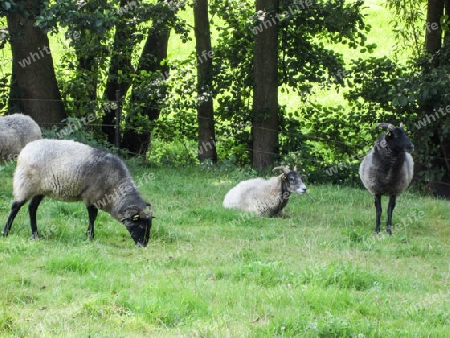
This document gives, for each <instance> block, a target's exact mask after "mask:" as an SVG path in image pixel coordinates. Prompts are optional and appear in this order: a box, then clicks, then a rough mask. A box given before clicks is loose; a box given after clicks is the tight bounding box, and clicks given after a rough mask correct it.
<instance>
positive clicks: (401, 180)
mask: <svg viewBox="0 0 450 338" xmlns="http://www.w3.org/2000/svg"><path fill="white" fill-rule="evenodd" d="M377 127H383V128H388V132H387V134H385V135H381V136H380V137H379V138H378V140H377V141H376V142H375V146H374V147H373V148H372V149H371V150H370V151H369V153H368V154H367V155H366V157H364V159H363V161H362V162H361V165H360V167H359V176H360V177H361V181H362V182H363V184H364V186H365V187H366V189H367V190H369V192H370V193H372V194H373V195H374V197H375V208H376V227H375V232H376V233H379V232H380V217H381V212H382V209H381V196H382V195H388V196H389V204H388V219H387V224H386V228H387V229H386V230H387V233H388V234H389V235H392V211H394V208H395V201H396V199H397V196H398V195H400V194H401V193H402V192H403V191H404V190H405V189H406V188H407V187H408V186H409V184H410V183H411V180H412V178H413V167H414V162H413V159H412V156H411V155H410V154H409V152H412V151H413V150H414V145H413V144H412V143H411V141H410V140H409V138H408V135H407V134H406V132H405V130H404V129H403V123H401V124H400V127H398V128H396V127H394V126H393V125H392V124H390V123H379V124H378V125H377Z"/></svg>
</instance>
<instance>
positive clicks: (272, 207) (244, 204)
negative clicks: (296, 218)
mask: <svg viewBox="0 0 450 338" xmlns="http://www.w3.org/2000/svg"><path fill="white" fill-rule="evenodd" d="M273 170H274V171H275V170H281V171H282V172H283V173H282V174H281V175H280V176H277V177H271V178H269V179H268V180H265V179H263V178H260V177H258V178H253V179H251V180H247V181H242V182H240V183H239V184H238V185H236V186H235V187H234V188H232V189H231V190H230V191H229V192H228V193H227V194H226V195H225V199H224V200H223V206H224V207H225V208H229V209H238V210H243V211H249V212H255V213H256V214H257V215H259V216H269V217H272V216H275V215H277V214H279V213H280V212H281V211H282V210H283V208H284V207H285V206H286V204H287V203H288V201H289V197H290V195H291V193H298V194H304V193H305V192H306V186H305V185H304V184H303V182H302V179H301V175H300V174H299V173H298V171H297V167H294V170H292V171H291V170H289V168H286V167H276V168H274V169H273Z"/></svg>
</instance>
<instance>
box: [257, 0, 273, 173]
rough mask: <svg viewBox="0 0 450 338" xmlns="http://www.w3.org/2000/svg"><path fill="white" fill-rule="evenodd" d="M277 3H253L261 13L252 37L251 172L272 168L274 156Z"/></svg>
mask: <svg viewBox="0 0 450 338" xmlns="http://www.w3.org/2000/svg"><path fill="white" fill-rule="evenodd" d="M278 8H279V1H271V0H256V10H257V11H264V12H265V17H264V19H262V21H261V20H258V23H257V24H258V25H262V27H263V28H264V29H263V30H262V31H261V32H259V33H258V34H257V35H256V36H255V46H254V56H253V64H254V89H253V119H252V124H253V128H252V134H253V147H252V152H253V153H252V161H253V167H254V168H255V169H263V168H267V167H269V166H272V165H273V163H274V161H275V160H276V158H277V154H278V20H277V19H278V17H277V16H276V15H277V12H278Z"/></svg>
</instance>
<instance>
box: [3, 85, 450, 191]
mask: <svg viewBox="0 0 450 338" xmlns="http://www.w3.org/2000/svg"><path fill="white" fill-rule="evenodd" d="M10 101H24V102H25V101H38V102H60V103H62V104H64V100H60V99H59V100H58V99H12V98H11V99H10ZM102 103H103V104H101V102H96V106H97V107H108V111H110V110H112V109H110V108H111V107H114V109H113V110H114V111H115V118H114V123H113V124H105V123H94V122H89V123H84V124H83V123H82V124H81V125H80V126H78V127H76V126H75V127H76V130H78V129H80V128H82V127H86V126H89V127H100V128H102V129H103V128H104V127H110V128H114V144H113V145H114V148H115V149H117V153H118V154H119V155H120V153H121V132H122V131H123V130H122V128H121V115H122V99H121V94H120V91H119V90H117V91H116V100H115V101H106V102H102ZM153 108H159V107H153ZM102 110H103V109H102ZM97 118H98V117H96V118H95V119H97ZM197 118H200V119H207V120H214V118H207V117H203V116H197ZM70 124H71V123H70V122H58V123H40V124H39V125H40V126H41V127H44V128H46V129H51V128H52V127H54V126H57V127H62V128H61V129H60V135H61V137H63V136H64V128H69V129H70V128H71V126H70ZM72 127H73V126H72ZM126 128H127V130H139V128H134V127H130V126H127V127H126ZM252 128H260V129H262V130H265V131H267V132H279V131H278V130H275V129H271V128H265V127H255V126H252ZM72 129H73V128H72ZM61 131H63V132H62V133H61ZM71 132H73V131H70V130H69V131H68V133H71ZM284 132H285V133H286V136H288V137H303V136H304V135H302V133H301V132H300V131H299V132H293V131H284ZM68 133H67V134H68ZM218 140H220V136H218ZM218 140H211V143H213V145H214V146H216V144H217V142H218ZM308 140H309V141H316V142H323V143H329V142H334V143H337V144H341V145H343V146H348V145H347V144H346V143H345V142H343V141H340V140H330V139H325V138H320V137H317V136H311V135H310V136H308ZM205 143H208V142H204V144H200V145H197V148H196V149H192V151H191V150H189V149H188V148H187V147H186V150H187V152H189V153H192V154H193V153H195V152H196V151H197V152H200V151H204V149H201V148H202V147H204V148H206V146H207V144H205ZM372 147H373V142H368V143H367V144H365V145H362V146H361V147H359V149H360V150H361V152H363V151H365V150H367V151H365V152H366V153H367V152H368V151H369V150H370V149H371V148H372ZM241 149H242V148H241ZM243 149H245V150H247V151H253V149H252V148H249V147H247V148H245V147H244V148H243ZM127 152H128V153H129V154H131V155H140V154H137V153H132V152H130V151H128V150H127ZM260 152H263V153H266V154H271V155H279V154H278V153H276V152H272V151H263V150H262V151H260ZM347 155H348V156H350V158H349V159H347V160H345V161H344V160H343V161H341V162H338V163H335V164H329V163H324V162H323V161H321V160H318V159H313V158H311V157H310V158H309V159H308V160H309V161H310V162H313V163H310V164H313V165H318V166H321V167H322V168H323V169H324V170H326V169H327V168H333V167H335V168H337V167H339V169H337V170H338V171H342V170H343V169H344V168H348V167H345V165H343V164H348V165H349V166H351V165H352V163H353V162H355V161H356V157H355V156H351V155H349V154H347ZM361 156H362V154H361ZM358 158H359V155H358ZM421 158H422V159H438V160H444V161H448V160H449V159H448V158H444V157H439V156H429V155H428V156H421ZM341 167H342V168H341ZM330 176H332V175H330ZM420 181H423V182H426V183H436V184H442V185H448V186H450V183H446V182H442V181H430V180H420Z"/></svg>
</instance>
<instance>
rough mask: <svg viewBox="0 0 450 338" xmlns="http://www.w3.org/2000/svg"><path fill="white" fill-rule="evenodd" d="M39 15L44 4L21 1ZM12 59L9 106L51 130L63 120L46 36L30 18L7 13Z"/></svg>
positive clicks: (63, 114)
mask: <svg viewBox="0 0 450 338" xmlns="http://www.w3.org/2000/svg"><path fill="white" fill-rule="evenodd" d="M19 3H23V4H22V5H23V6H24V7H25V8H27V9H28V10H29V11H30V12H32V13H39V9H40V6H41V5H42V3H43V1H41V0H29V1H20V2H19ZM7 21H8V30H9V33H10V36H11V50H12V57H13V60H12V62H13V64H12V70H13V76H12V78H13V83H12V87H11V89H10V99H9V107H10V108H12V109H14V110H16V111H19V110H20V111H21V112H23V113H24V114H27V115H30V116H31V117H32V118H33V119H34V120H35V121H36V122H37V123H38V124H39V125H40V126H41V127H45V128H51V127H52V126H53V125H55V124H57V123H60V122H61V120H63V119H64V118H66V113H65V110H64V105H63V103H62V102H61V94H60V92H59V89H58V84H57V82H56V76H55V71H54V69H53V58H52V54H51V51H50V46H49V41H48V37H47V35H46V33H44V32H43V31H42V30H41V29H40V28H39V27H36V26H34V19H33V18H25V17H24V16H22V15H21V14H20V13H12V12H10V13H9V14H8V16H7Z"/></svg>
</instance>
